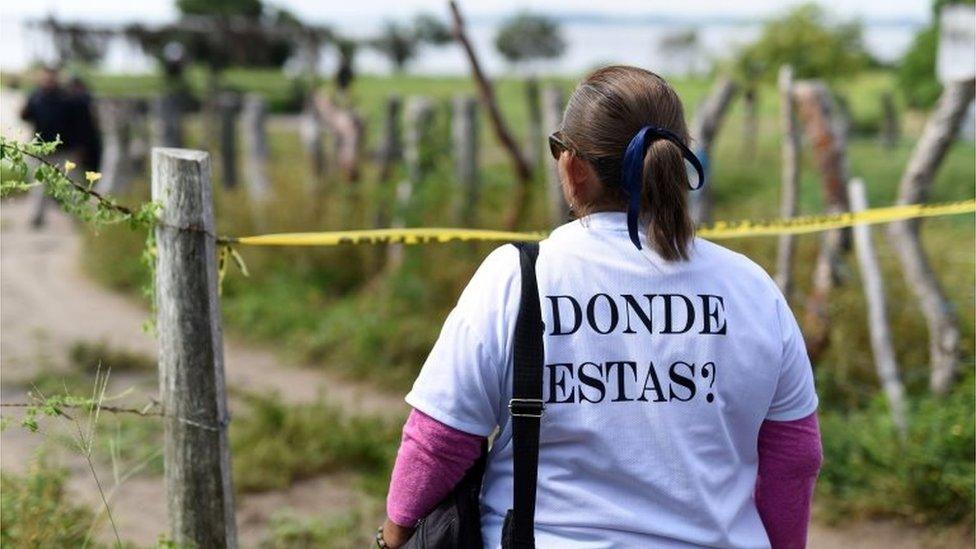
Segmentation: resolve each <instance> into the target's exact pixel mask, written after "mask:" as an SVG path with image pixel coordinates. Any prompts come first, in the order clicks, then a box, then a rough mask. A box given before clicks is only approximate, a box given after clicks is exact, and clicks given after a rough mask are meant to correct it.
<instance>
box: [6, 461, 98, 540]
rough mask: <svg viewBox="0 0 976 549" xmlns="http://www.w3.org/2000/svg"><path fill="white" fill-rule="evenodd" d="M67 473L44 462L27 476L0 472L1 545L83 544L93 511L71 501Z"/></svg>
mask: <svg viewBox="0 0 976 549" xmlns="http://www.w3.org/2000/svg"><path fill="white" fill-rule="evenodd" d="M67 477H68V472H67V471H66V470H64V469H56V468H52V467H50V466H48V465H46V464H45V463H44V462H39V463H37V464H35V465H34V466H33V467H32V468H31V469H30V471H28V472H27V473H26V474H24V475H16V474H12V473H6V472H5V473H2V474H0V502H2V503H0V509H2V515H3V520H2V521H0V546H3V547H81V546H83V545H84V544H85V541H86V534H87V532H88V528H89V527H90V526H91V524H92V520H94V515H93V513H92V512H91V511H90V510H88V509H86V508H84V507H80V506H77V505H75V504H73V503H71V502H69V501H68V497H67V494H66V492H65V482H66V480H67Z"/></svg>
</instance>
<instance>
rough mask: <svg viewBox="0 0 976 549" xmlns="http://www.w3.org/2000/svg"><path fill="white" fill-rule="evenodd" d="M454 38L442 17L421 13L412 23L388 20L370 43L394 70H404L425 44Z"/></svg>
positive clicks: (445, 41)
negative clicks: (387, 60)
mask: <svg viewBox="0 0 976 549" xmlns="http://www.w3.org/2000/svg"><path fill="white" fill-rule="evenodd" d="M452 40H453V37H452V36H451V31H450V30H449V29H448V28H447V25H445V24H444V23H443V22H442V21H441V20H440V19H438V18H437V17H435V16H433V15H430V14H420V15H418V16H417V17H416V18H414V20H413V23H412V24H411V25H402V24H399V23H394V22H388V23H387V24H386V26H384V27H383V30H382V32H381V33H380V35H379V36H378V37H376V38H374V39H372V40H370V41H369V42H368V45H369V46H371V47H372V48H373V49H375V50H376V51H378V52H379V53H381V54H382V55H384V56H386V57H387V59H389V60H390V64H392V65H393V69H394V71H396V72H402V71H403V69H404V68H406V66H407V64H408V63H409V62H410V60H412V59H413V58H414V57H416V55H417V52H418V51H419V49H420V48H421V47H422V46H423V45H424V44H433V45H443V44H447V43H449V42H451V41H452Z"/></svg>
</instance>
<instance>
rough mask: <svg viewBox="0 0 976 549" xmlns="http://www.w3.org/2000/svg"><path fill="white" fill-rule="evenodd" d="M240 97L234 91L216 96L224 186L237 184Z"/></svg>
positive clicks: (230, 186) (221, 174)
mask: <svg viewBox="0 0 976 549" xmlns="http://www.w3.org/2000/svg"><path fill="white" fill-rule="evenodd" d="M240 110H241V98H240V96H239V95H238V94H237V93H236V92H221V93H220V95H219V96H218V98H217V117H218V118H219V124H218V125H219V126H220V179H221V181H223V183H224V188H227V189H232V188H234V187H236V186H237V114H238V113H239V112H240Z"/></svg>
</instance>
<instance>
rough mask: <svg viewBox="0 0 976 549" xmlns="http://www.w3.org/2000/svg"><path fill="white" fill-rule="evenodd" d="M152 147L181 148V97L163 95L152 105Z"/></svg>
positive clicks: (173, 94)
mask: <svg viewBox="0 0 976 549" xmlns="http://www.w3.org/2000/svg"><path fill="white" fill-rule="evenodd" d="M152 118H153V123H152V126H153V146H155V147H182V146H183V97H182V96H180V95H179V94H176V93H165V94H163V95H160V96H158V97H156V98H155V99H154V100H153V104H152Z"/></svg>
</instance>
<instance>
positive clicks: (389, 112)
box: [379, 94, 403, 181]
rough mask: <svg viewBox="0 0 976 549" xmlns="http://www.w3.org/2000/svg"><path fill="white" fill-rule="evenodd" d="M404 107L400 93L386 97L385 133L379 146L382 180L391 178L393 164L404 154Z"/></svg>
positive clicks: (384, 113)
mask: <svg viewBox="0 0 976 549" xmlns="http://www.w3.org/2000/svg"><path fill="white" fill-rule="evenodd" d="M402 107H403V100H402V99H401V98H400V96H399V95H396V94H391V95H389V96H388V97H387V98H386V105H385V107H384V108H383V135H382V137H381V138H380V146H379V161H380V181H386V180H388V179H389V178H390V174H391V173H392V171H393V166H394V165H396V163H397V162H398V161H399V160H400V159H401V158H402V156H403V143H402V142H401V141H402V139H401V138H400V111H402V110H403V109H402Z"/></svg>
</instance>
